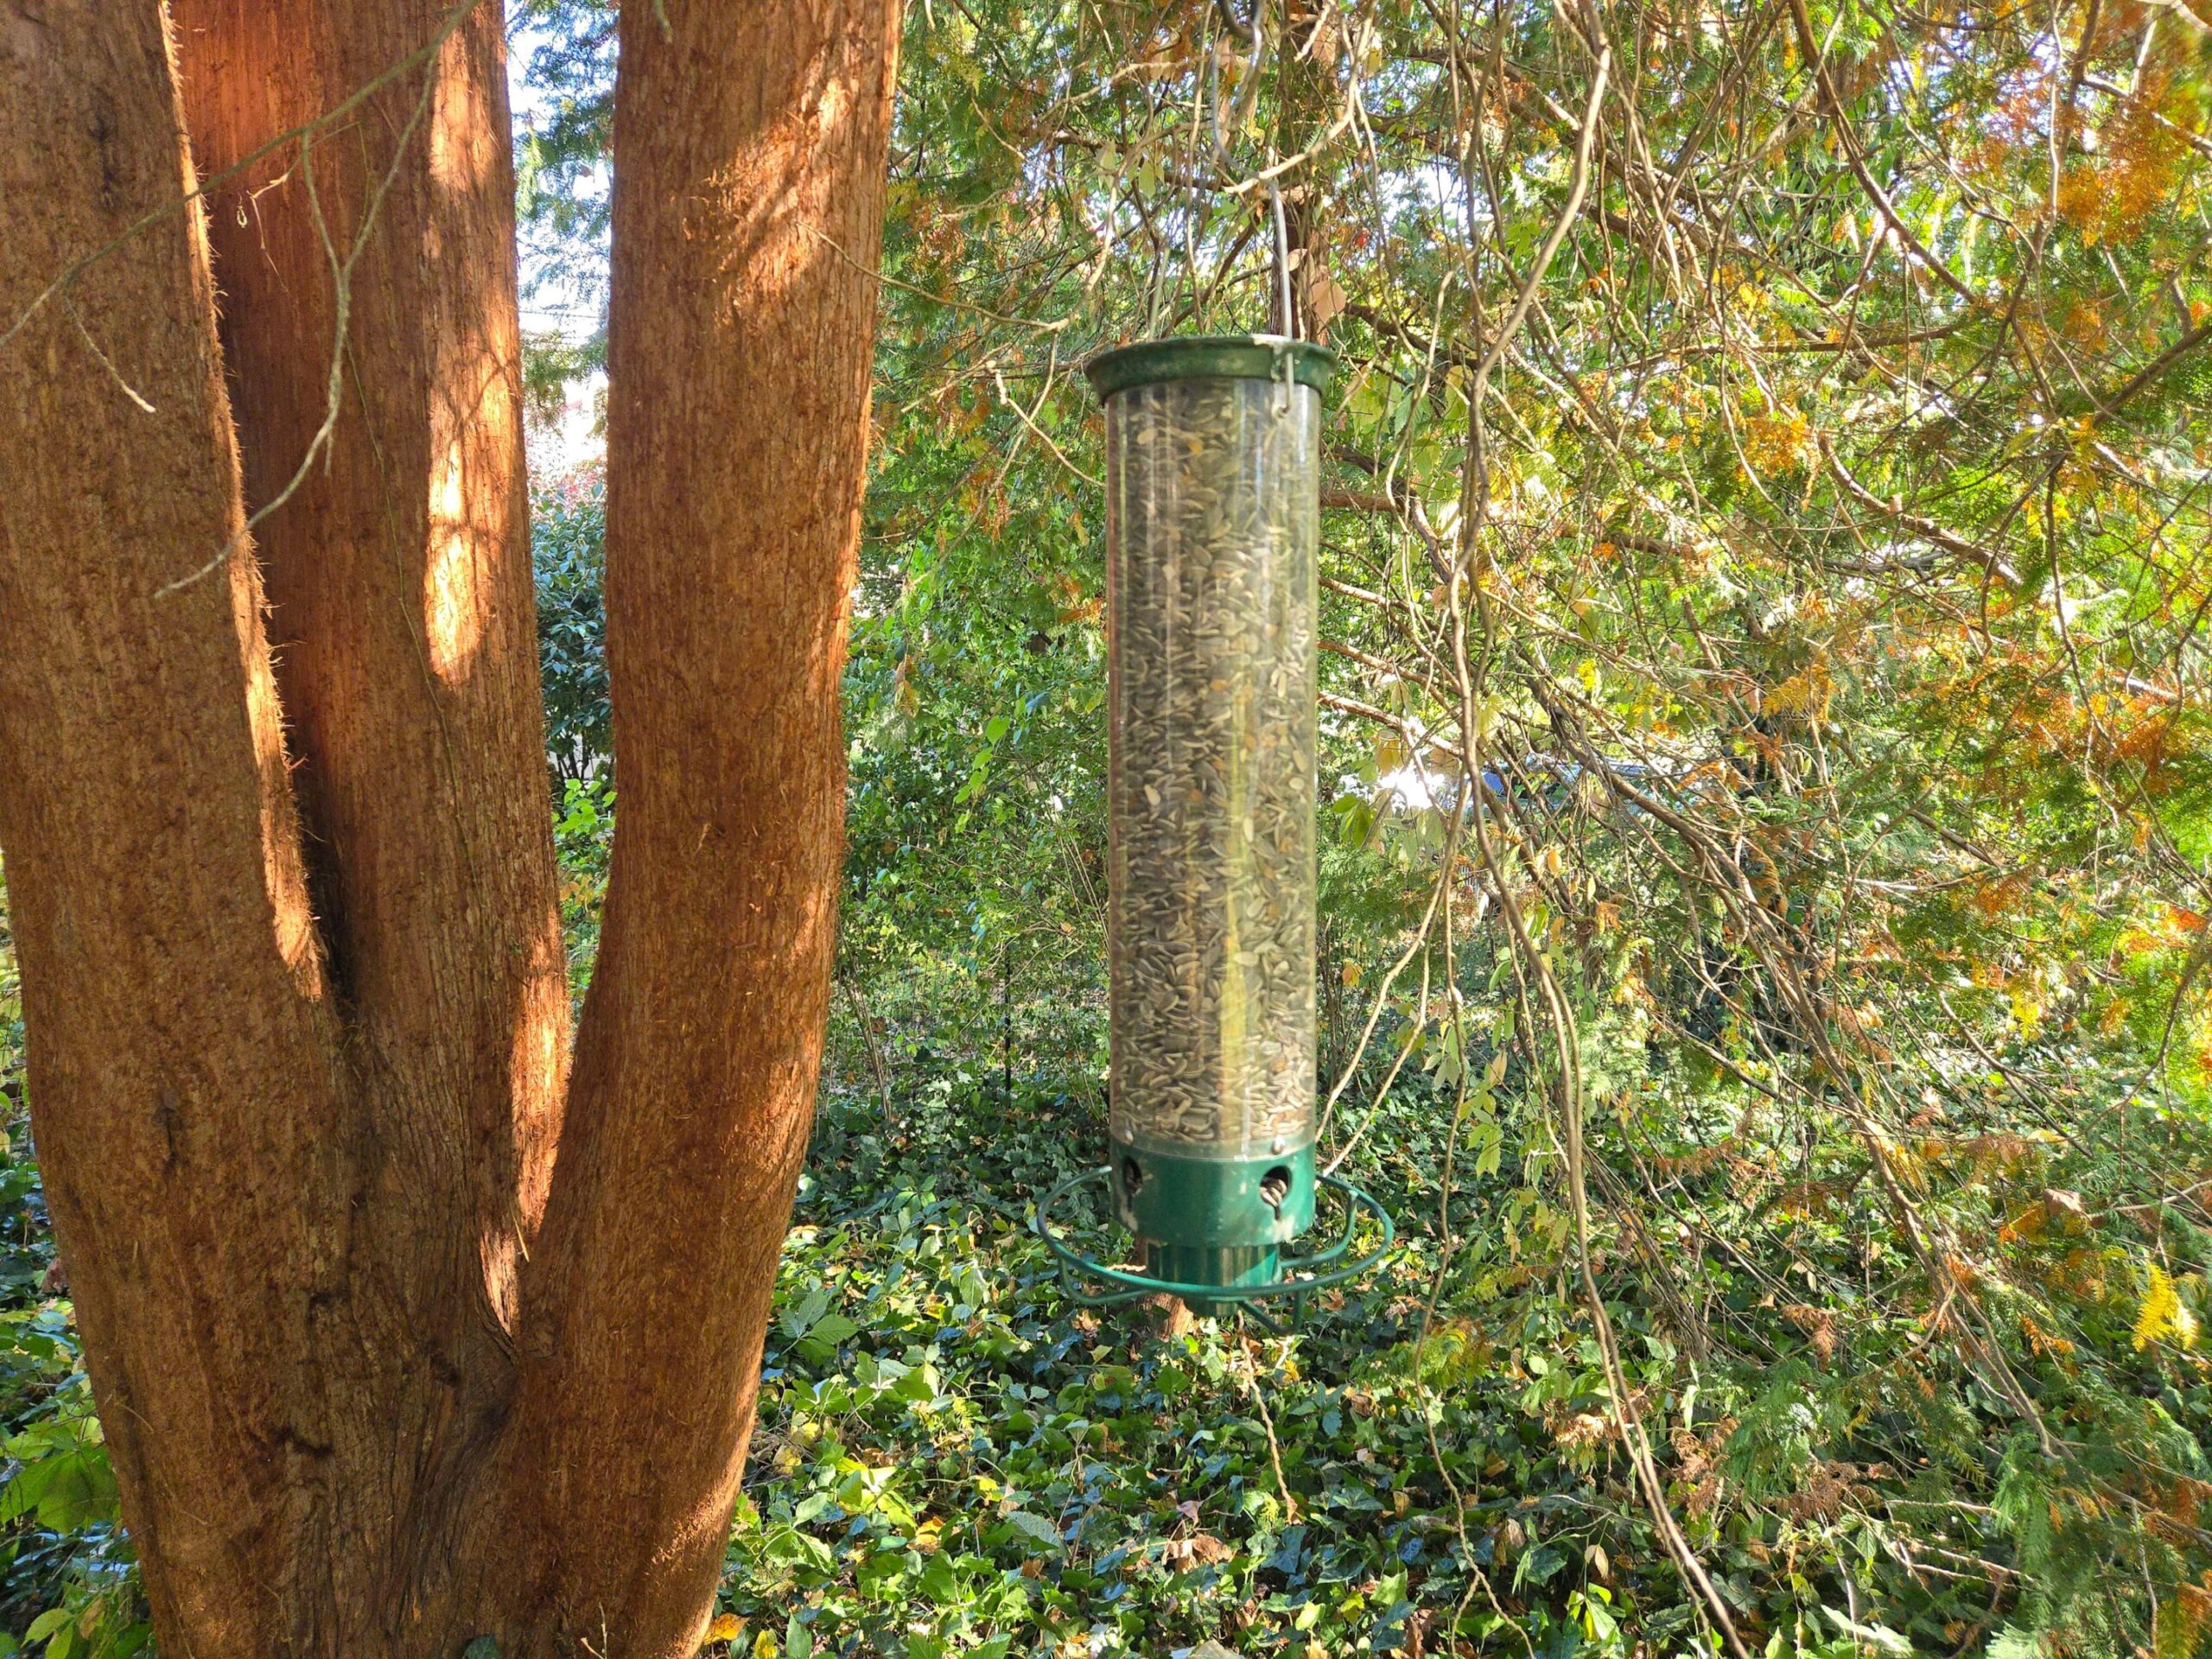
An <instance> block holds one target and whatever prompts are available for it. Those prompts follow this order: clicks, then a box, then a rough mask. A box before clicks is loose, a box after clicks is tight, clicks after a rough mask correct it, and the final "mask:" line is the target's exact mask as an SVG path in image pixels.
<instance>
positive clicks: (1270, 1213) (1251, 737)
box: [1038, 335, 1389, 1307]
mask: <svg viewBox="0 0 2212 1659" xmlns="http://www.w3.org/2000/svg"><path fill="white" fill-rule="evenodd" d="M1334 361H1335V359H1334V358H1333V356H1332V354H1331V353H1328V352H1327V351H1325V350H1324V349H1322V348H1321V347H1319V346H1313V345H1309V344H1306V343H1304V342H1301V341H1297V340H1282V339H1276V338H1273V337H1269V336H1265V335H1260V336H1250V335H1247V336H1240V337H1235V338H1226V339H1217V338H1206V339H1184V340H1154V341H1148V342H1146V343H1144V344H1141V345H1136V346H1124V347H1122V348H1121V349H1119V350H1116V351H1110V352H1107V353H1103V355H1101V356H1099V357H1097V358H1096V359H1093V360H1092V361H1091V363H1090V366H1089V373H1090V380H1091V384H1092V385H1093V386H1094V387H1095V388H1096V391H1097V392H1098V395H1099V397H1101V399H1102V400H1103V403H1104V404H1105V410H1106V595H1107V613H1106V614H1107V637H1108V662H1109V677H1110V690H1109V726H1108V753H1109V777H1108V786H1107V822H1108V836H1109V900H1108V922H1107V943H1108V953H1109V1001H1108V1009H1109V1020H1110V1027H1111V1048H1112V1081H1111V1088H1110V1106H1109V1137H1110V1140H1111V1143H1112V1156H1111V1161H1110V1163H1109V1165H1108V1166H1107V1168H1106V1169H1105V1170H1104V1171H1103V1172H1093V1173H1092V1175H1090V1176H1089V1177H1078V1178H1077V1182H1080V1181H1082V1180H1084V1179H1096V1178H1097V1177H1098V1176H1099V1175H1100V1174H1103V1177H1104V1179H1105V1180H1106V1182H1107V1184H1108V1185H1109V1187H1110V1189H1111V1193H1112V1199H1113V1210H1114V1213H1115V1216H1116V1219H1117V1220H1118V1221H1119V1222H1120V1223H1121V1224H1122V1226H1123V1227H1125V1228H1127V1229H1128V1230H1129V1231H1130V1232H1131V1233H1133V1234H1134V1235H1135V1236H1136V1238H1137V1239H1138V1240H1139V1241H1140V1242H1141V1245H1142V1247H1143V1251H1144V1266H1143V1271H1142V1272H1141V1273H1133V1272H1129V1271H1127V1270H1122V1269H1115V1268H1102V1267H1101V1266H1100V1264H1098V1263H1097V1262H1093V1261H1090V1260H1089V1259H1088V1258H1085V1257H1082V1256H1079V1255H1074V1254H1073V1253H1071V1252H1070V1251H1069V1250H1067V1249H1066V1248H1065V1245H1064V1243H1063V1242H1062V1241H1060V1240H1058V1239H1057V1238H1056V1237H1055V1236H1054V1235H1053V1234H1052V1230H1051V1229H1050V1227H1049V1225H1048V1218H1049V1216H1050V1213H1051V1211H1052V1208H1053V1205H1054V1204H1055V1202H1056V1201H1057V1200H1058V1198H1059V1197H1060V1193H1059V1192H1055V1193H1054V1194H1053V1195H1052V1198H1047V1200H1046V1203H1045V1204H1044V1205H1040V1206H1039V1215H1038V1222H1039V1226H1038V1230H1039V1233H1040V1234H1041V1235H1042V1236H1044V1237H1045V1238H1046V1242H1047V1243H1050V1244H1052V1245H1053V1246H1054V1247H1055V1251H1056V1254H1058V1255H1060V1256H1061V1258H1062V1261H1063V1262H1064V1264H1067V1263H1072V1264H1073V1265H1074V1266H1075V1267H1077V1268H1079V1269H1081V1270H1083V1271H1084V1272H1086V1273H1089V1274H1091V1275H1093V1276H1096V1277H1102V1278H1103V1279H1104V1280H1106V1281H1108V1282H1109V1284H1110V1285H1112V1286H1113V1287H1115V1292H1114V1294H1111V1295H1109V1296H1107V1297H1104V1298H1101V1299H1097V1300H1119V1298H1120V1297H1121V1296H1122V1295H1123V1294H1141V1293H1142V1292H1143V1291H1145V1290H1160V1289H1164V1290H1168V1291H1172V1292H1174V1293H1175V1294H1181V1295H1183V1296H1185V1299H1186V1300H1192V1301H1193V1302H1194V1303H1197V1304H1198V1305H1199V1306H1205V1307H1211V1306H1212V1305H1213V1304H1215V1303H1217V1302H1227V1301H1237V1300H1250V1299H1252V1298H1255V1297H1258V1296H1268V1295H1275V1294H1295V1293H1298V1292H1300V1291H1302V1290H1307V1289H1312V1288H1313V1287H1315V1286H1316V1285H1318V1284H1319V1283H1324V1282H1332V1281H1335V1280H1336V1279H1338V1278H1341V1277H1345V1276H1349V1274H1351V1272H1355V1271H1357V1270H1359V1269H1360V1268H1363V1267H1365V1266H1366V1265H1367V1264H1368V1263H1367V1262H1366V1261H1363V1262H1357V1263H1353V1264H1351V1265H1350V1266H1349V1267H1343V1268H1337V1269H1336V1270H1335V1271H1333V1272H1326V1273H1323V1272H1321V1271H1320V1269H1322V1268H1325V1267H1326V1266H1327V1265H1328V1264H1330V1263H1333V1262H1339V1261H1341V1259H1342V1258H1343V1256H1344V1253H1345V1252H1346V1251H1347V1250H1348V1249H1349V1246H1350V1242H1351V1226H1352V1222H1353V1220H1354V1218H1355V1217H1356V1213H1357V1210H1358V1209H1359V1208H1360V1207H1362V1206H1363V1205H1364V1206H1366V1207H1368V1208H1370V1209H1372V1210H1373V1211H1374V1212H1375V1213H1376V1215H1378V1216H1381V1211H1380V1209H1379V1206H1375V1205H1373V1201H1372V1200H1371V1199H1367V1198H1365V1196H1364V1195H1363V1194H1360V1193H1357V1192H1355V1191H1354V1190H1353V1189H1351V1188H1349V1187H1344V1186H1343V1184H1342V1183H1339V1182H1335V1181H1333V1180H1332V1181H1330V1182H1328V1183H1327V1184H1328V1185H1332V1186H1338V1187H1340V1188H1342V1191H1343V1193H1344V1196H1345V1198H1346V1199H1347V1214H1346V1220H1345V1233H1344V1240H1343V1242H1342V1243H1339V1244H1338V1246H1336V1248H1335V1249H1332V1250H1330V1251H1327V1252H1325V1253H1324V1254H1323V1255H1321V1256H1319V1257H1312V1256H1309V1257H1305V1258H1298V1257H1294V1256H1289V1255H1286V1253H1285V1251H1284V1248H1283V1247H1284V1246H1285V1245H1286V1244H1287V1243H1289V1242H1290V1241H1291V1240H1292V1239H1294V1237H1296V1236H1298V1235H1299V1234H1300V1233H1301V1232H1303V1231H1305V1230H1306V1228H1308V1227H1309V1226H1310V1225H1311V1224H1313V1218H1314V1213H1315V1189H1316V1185H1317V1178H1316V1172H1315V1167H1314V1158H1313V1141H1314V1091H1315V1068H1316V1056H1315V1048H1314V1009H1315V995H1314V880H1315V874H1314V829H1313V817H1314V746H1315V721H1316V683H1315V652H1316V649H1317V610H1318V593H1317V588H1318V570H1317V560H1316V554H1317V549H1318V544H1319V520H1320V496H1319V463H1320V430H1321V394H1322V391H1323V390H1324V389H1325V387H1326V385H1327V384H1328V378H1329V372H1330V370H1331V369H1332V366H1333V365H1334ZM1076 1184H1077V1183H1075V1182H1071V1183H1065V1184H1063V1187H1062V1189H1061V1191H1062V1192H1065V1191H1066V1190H1067V1189H1068V1188H1069V1187H1071V1186H1072V1185H1076ZM1382 1220H1383V1228H1384V1233H1385V1242H1386V1243H1387V1240H1388V1233H1389V1218H1388V1217H1382ZM1369 1260H1371V1257H1370V1258H1369Z"/></svg>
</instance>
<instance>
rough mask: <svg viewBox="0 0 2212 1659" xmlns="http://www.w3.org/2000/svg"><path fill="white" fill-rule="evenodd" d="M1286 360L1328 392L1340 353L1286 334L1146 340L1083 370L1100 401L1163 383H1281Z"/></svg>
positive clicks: (1101, 356)
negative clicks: (1286, 337) (1263, 381)
mask: <svg viewBox="0 0 2212 1659" xmlns="http://www.w3.org/2000/svg"><path fill="white" fill-rule="evenodd" d="M1285 359H1287V360H1288V362H1289V365H1290V372H1291V374H1292V376H1293V377H1294V378H1296V379H1297V381H1298V382H1299V384H1300V385H1307V386H1311V387H1313V390H1314V391H1317V392H1323V391H1327V390H1328V389H1329V374H1330V372H1331V371H1332V370H1333V369H1334V368H1335V367H1336V366H1337V354H1336V353H1334V352H1332V351H1331V350H1330V349H1329V348H1328V347H1327V346H1316V345H1314V344H1313V341H1311V340H1286V339H1285V338H1283V336H1281V334H1192V335H1188V336H1185V337H1184V338H1182V339H1179V340H1139V341H1138V342H1137V343H1136V344H1135V345H1134V346H1116V347H1115V348H1114V349H1113V350H1111V351H1108V352H1101V353H1098V355H1097V356H1096V357H1094V358H1092V359H1090V362H1089V363H1087V364H1085V365H1084V373H1086V374H1088V375H1089V376H1090V384H1091V386H1092V388H1093V389H1094V390H1095V391H1096V392H1097V393H1098V396H1099V399H1100V401H1101V402H1103V401H1104V400H1105V399H1107V398H1109V397H1112V396H1113V395H1114V394H1115V393H1116V392H1117V391H1128V389H1129V388H1130V387H1131V386H1149V385H1158V384H1159V383H1160V382H1161V381H1163V380H1280V379H1281V378H1282V374H1283V364H1284V361H1285Z"/></svg>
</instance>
